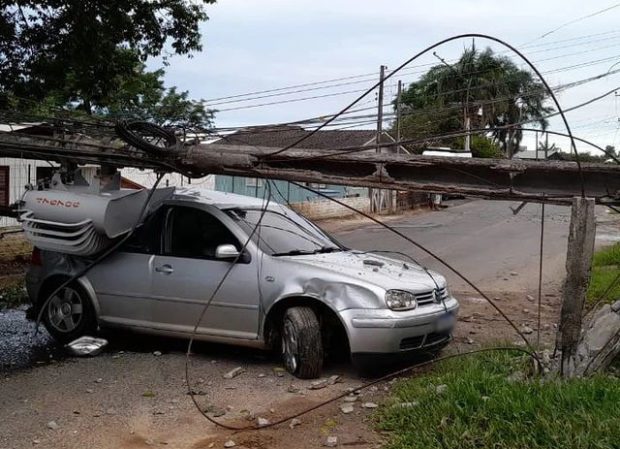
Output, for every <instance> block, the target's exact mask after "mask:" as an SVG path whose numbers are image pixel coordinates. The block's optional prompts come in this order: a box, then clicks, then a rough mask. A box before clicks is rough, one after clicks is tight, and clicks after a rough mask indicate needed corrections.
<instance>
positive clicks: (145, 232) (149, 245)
mask: <svg viewBox="0 0 620 449" xmlns="http://www.w3.org/2000/svg"><path fill="white" fill-rule="evenodd" d="M165 215H166V210H164V209H159V210H158V211H156V212H155V213H153V214H151V215H149V216H148V217H146V219H145V220H144V222H143V223H142V224H141V225H139V226H138V227H137V228H136V230H135V232H134V233H133V235H132V236H131V237H130V238H129V240H127V241H126V242H125V244H124V245H123V246H122V248H121V251H123V252H127V253H142V254H157V253H159V249H160V246H161V235H162V230H163V224H164V217H165Z"/></svg>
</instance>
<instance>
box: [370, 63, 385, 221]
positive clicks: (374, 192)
mask: <svg viewBox="0 0 620 449" xmlns="http://www.w3.org/2000/svg"><path fill="white" fill-rule="evenodd" d="M385 69H386V67H385V66H384V65H382V66H381V67H379V93H378V95H377V135H376V142H377V150H376V152H377V154H381V148H382V147H381V136H382V134H383V80H384V78H385ZM369 194H370V210H371V211H372V212H374V213H379V212H381V210H382V209H383V202H384V201H383V200H384V198H383V197H384V195H383V191H382V190H381V189H371V190H370V191H369Z"/></svg>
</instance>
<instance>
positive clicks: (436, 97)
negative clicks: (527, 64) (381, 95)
mask: <svg viewBox="0 0 620 449" xmlns="http://www.w3.org/2000/svg"><path fill="white" fill-rule="evenodd" d="M547 97H548V93H547V92H546V91H545V89H544V85H543V84H542V83H540V82H539V81H536V80H535V79H534V78H533V76H532V75H531V73H530V72H528V71H526V70H522V69H520V68H519V67H518V66H517V65H516V64H514V63H513V62H512V61H511V60H510V59H508V58H506V57H503V56H499V55H496V54H495V53H493V51H492V50H491V49H490V48H487V49H486V50H484V51H482V52H479V51H478V50H476V49H475V48H472V49H470V50H465V52H464V53H463V55H462V56H461V57H460V59H459V60H458V61H457V62H456V63H455V64H453V65H448V64H441V65H436V66H434V67H432V68H431V69H430V70H429V71H428V72H427V73H426V74H424V75H423V76H422V77H421V78H420V80H419V81H416V82H414V83H411V84H410V85H409V86H408V87H407V88H406V89H405V90H404V91H403V93H402V96H401V98H400V101H401V108H402V110H403V114H402V122H401V129H402V134H403V136H405V137H406V138H418V137H419V136H420V135H426V136H428V135H432V134H442V133H446V132H456V131H459V130H463V129H464V128H465V127H466V126H465V124H466V121H467V120H469V121H470V126H471V128H483V127H498V126H501V127H506V128H504V129H501V130H495V131H489V135H490V136H491V137H492V139H493V140H494V141H495V142H497V143H498V144H499V146H500V148H501V149H502V151H503V153H504V154H505V155H506V156H507V157H512V156H513V155H514V153H516V152H517V151H518V149H519V144H520V142H521V139H522V137H523V135H522V130H521V125H519V123H521V122H524V121H528V122H529V121H534V122H535V123H536V124H538V125H539V126H541V128H542V129H545V128H546V126H547V121H546V119H545V115H547V114H549V113H550V112H551V111H552V110H553V109H552V108H550V107H548V106H545V100H546V98H547ZM512 124H514V126H509V125H512ZM507 125H508V126H507ZM438 140H439V141H441V142H444V143H447V144H448V145H450V144H452V143H453V142H454V140H452V139H448V140H445V139H438Z"/></svg>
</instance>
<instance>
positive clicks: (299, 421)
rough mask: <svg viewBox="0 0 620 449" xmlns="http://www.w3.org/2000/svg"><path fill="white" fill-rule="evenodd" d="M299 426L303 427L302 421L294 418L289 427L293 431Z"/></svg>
mask: <svg viewBox="0 0 620 449" xmlns="http://www.w3.org/2000/svg"><path fill="white" fill-rule="evenodd" d="M299 425H301V420H300V419H297V418H293V419H291V422H290V423H289V425H288V426H289V427H290V428H291V429H294V428H295V427H296V426H299Z"/></svg>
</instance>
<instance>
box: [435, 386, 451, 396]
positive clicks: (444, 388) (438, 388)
mask: <svg viewBox="0 0 620 449" xmlns="http://www.w3.org/2000/svg"><path fill="white" fill-rule="evenodd" d="M446 391H448V386H447V385H446V384H441V385H437V386H436V387H435V392H436V393H437V394H443V393H445V392H446Z"/></svg>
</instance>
